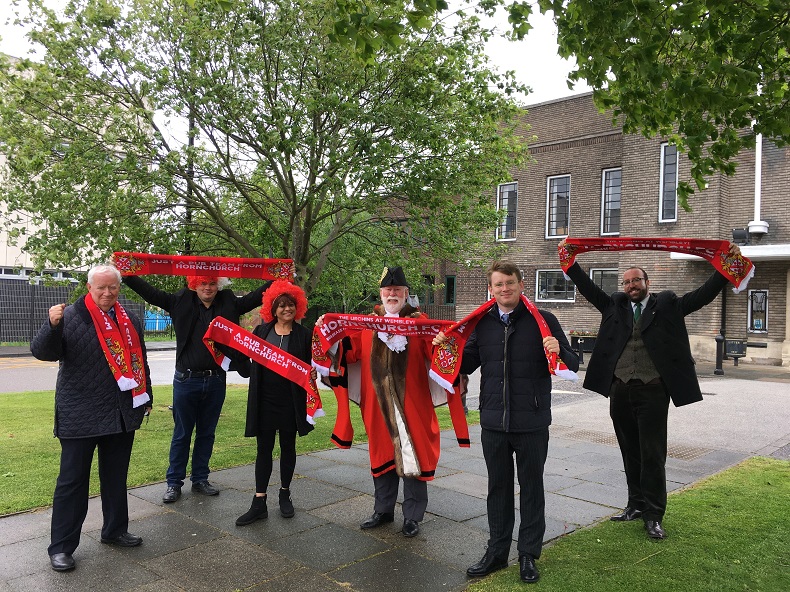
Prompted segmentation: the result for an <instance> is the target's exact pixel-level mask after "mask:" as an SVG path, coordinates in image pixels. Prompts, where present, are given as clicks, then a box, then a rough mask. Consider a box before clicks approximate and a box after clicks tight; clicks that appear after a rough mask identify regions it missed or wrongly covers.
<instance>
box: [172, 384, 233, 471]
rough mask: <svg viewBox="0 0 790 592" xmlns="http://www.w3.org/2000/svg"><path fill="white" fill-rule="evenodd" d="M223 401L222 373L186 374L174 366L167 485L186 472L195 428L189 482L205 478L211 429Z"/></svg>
mask: <svg viewBox="0 0 790 592" xmlns="http://www.w3.org/2000/svg"><path fill="white" fill-rule="evenodd" d="M224 402H225V373H224V372H220V374H219V376H207V377H205V378H202V377H200V378H198V377H190V378H187V377H186V375H184V374H183V373H182V372H179V371H177V370H176V373H175V376H174V378H173V421H175V427H174V428H173V440H172V442H171V443H170V466H169V467H168V469H167V485H168V486H177V487H181V486H182V485H183V484H184V479H185V478H186V475H187V461H188V460H189V444H190V442H191V441H192V432H193V431H194V432H195V447H194V448H193V450H192V476H191V479H192V483H199V482H201V481H206V480H207V479H208V475H209V472H210V471H209V468H208V461H209V460H210V459H211V452H212V450H213V449H214V432H215V430H216V429H217V422H218V421H219V414H220V412H221V411H222V404H223V403H224Z"/></svg>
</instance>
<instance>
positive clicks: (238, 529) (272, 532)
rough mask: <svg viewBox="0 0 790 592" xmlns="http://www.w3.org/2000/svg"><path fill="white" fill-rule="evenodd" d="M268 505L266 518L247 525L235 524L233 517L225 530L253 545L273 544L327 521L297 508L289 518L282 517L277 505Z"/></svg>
mask: <svg viewBox="0 0 790 592" xmlns="http://www.w3.org/2000/svg"><path fill="white" fill-rule="evenodd" d="M269 506H270V507H269V517H268V518H265V519H264V520H258V521H256V522H253V523H252V524H248V525H247V526H236V522H235V520H236V518H233V520H230V521H228V522H226V524H225V530H226V531H228V532H229V533H231V534H232V535H233V536H235V537H238V538H240V539H244V540H245V541H248V542H250V543H253V544H255V545H263V546H271V544H274V541H278V540H280V539H282V538H283V537H288V536H292V535H294V534H297V533H300V532H305V531H308V530H312V529H313V528H317V527H319V526H321V525H322V524H326V522H327V521H326V520H323V519H321V518H319V517H318V516H314V515H313V514H310V513H308V512H304V511H301V510H299V509H298V508H297V510H296V514H294V515H293V516H292V517H291V518H283V517H282V516H281V515H280V512H279V510H278V509H277V507H274V508H272V507H271V504H269ZM245 511H246V508H245ZM239 515H241V513H240V514H239Z"/></svg>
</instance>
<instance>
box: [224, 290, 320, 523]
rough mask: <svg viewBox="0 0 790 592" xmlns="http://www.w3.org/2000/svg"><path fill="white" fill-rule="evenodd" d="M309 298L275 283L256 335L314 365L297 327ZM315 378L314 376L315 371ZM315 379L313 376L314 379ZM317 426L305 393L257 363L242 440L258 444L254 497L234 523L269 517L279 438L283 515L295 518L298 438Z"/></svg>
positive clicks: (302, 332)
mask: <svg viewBox="0 0 790 592" xmlns="http://www.w3.org/2000/svg"><path fill="white" fill-rule="evenodd" d="M306 312H307V298H306V297H305V294H304V291H303V290H302V289H301V288H300V287H299V286H297V285H295V284H292V283H290V282H286V281H284V280H277V281H276V282H274V283H273V284H272V285H271V287H270V288H269V289H268V290H267V291H266V293H265V294H264V295H263V305H262V306H261V317H262V318H263V321H264V322H263V323H261V324H260V325H259V326H258V327H256V328H255V330H254V331H253V333H254V334H255V335H256V336H257V337H259V338H261V339H262V340H264V341H266V342H267V343H269V344H271V345H273V346H275V347H278V348H280V349H282V350H284V351H287V352H288V353H289V354H291V355H292V356H295V357H296V358H299V359H300V360H302V361H303V362H305V363H307V364H310V360H311V337H312V335H311V333H310V331H309V330H308V329H306V328H304V327H302V325H300V324H299V323H296V322H295V321H298V320H301V319H302V318H304V315H305V313H306ZM313 372H314V373H315V370H313ZM313 378H315V376H313ZM312 429H313V426H312V425H311V424H310V423H309V422H308V421H307V393H306V392H305V390H304V389H303V388H302V387H300V386H298V385H297V384H296V383H293V382H291V381H290V380H287V379H286V378H284V377H282V376H280V375H279V374H277V373H276V372H273V371H271V370H268V369H266V368H264V367H263V366H261V365H260V364H255V363H253V365H252V374H251V375H250V388H249V393H248V396H247V427H246V429H245V431H244V435H245V436H247V437H253V436H254V437H255V438H257V440H258V454H257V456H256V458H255V492H256V493H255V497H253V498H252V505H251V506H250V509H249V510H248V511H247V512H246V513H245V514H243V515H242V516H240V517H239V518H238V519H237V520H236V525H237V526H245V525H247V524H252V523H253V522H255V521H256V520H261V519H263V518H266V517H267V516H268V515H269V512H268V510H267V509H266V489H267V488H268V487H269V479H270V477H271V474H272V464H273V463H272V453H273V451H274V438H275V435H276V433H277V432H279V434H280V492H279V504H280V514H282V516H283V517H285V518H290V517H292V516H293V515H294V506H293V503H292V501H291V490H290V486H291V480H292V478H293V474H294V470H295V469H296V434H297V433H298V434H299V435H300V436H304V435H306V434H307V433H308V432H310V430H312Z"/></svg>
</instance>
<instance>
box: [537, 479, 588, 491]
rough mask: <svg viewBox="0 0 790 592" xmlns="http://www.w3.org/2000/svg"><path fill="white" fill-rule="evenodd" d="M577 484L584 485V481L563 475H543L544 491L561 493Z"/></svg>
mask: <svg viewBox="0 0 790 592" xmlns="http://www.w3.org/2000/svg"><path fill="white" fill-rule="evenodd" d="M579 483H584V481H582V480H581V479H577V478H575V477H566V476H565V475H543V489H545V490H546V491H562V490H563V489H565V488H567V487H573V486H574V485H578V484H579Z"/></svg>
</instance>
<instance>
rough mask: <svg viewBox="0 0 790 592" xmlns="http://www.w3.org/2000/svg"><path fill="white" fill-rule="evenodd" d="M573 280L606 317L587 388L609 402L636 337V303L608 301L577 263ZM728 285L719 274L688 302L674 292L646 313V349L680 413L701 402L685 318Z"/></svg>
mask: <svg viewBox="0 0 790 592" xmlns="http://www.w3.org/2000/svg"><path fill="white" fill-rule="evenodd" d="M568 276H569V277H570V278H571V280H572V281H573V283H574V284H576V287H577V288H579V292H581V294H582V296H584V297H585V298H586V299H587V300H588V301H589V302H590V304H592V305H593V306H594V307H595V308H597V309H598V310H599V311H600V312H601V315H602V316H601V327H600V329H598V338H597V339H596V341H595V347H594V348H593V352H592V356H591V357H590V362H589V364H588V365H587V373H586V375H585V377H584V387H585V388H588V389H590V390H592V391H595V392H597V393H600V394H602V395H603V396H605V397H608V396H609V391H610V390H611V388H612V381H613V380H614V370H615V366H616V365H617V360H619V359H620V354H622V353H623V350H624V349H625V344H626V342H627V341H628V338H629V337H630V336H631V333H632V332H633V326H634V316H633V309H632V308H631V302H630V300H629V298H628V296H627V295H626V294H625V292H615V293H614V294H611V295H609V294H607V293H606V292H604V291H603V290H601V289H600V288H599V287H598V286H596V285H595V284H594V283H593V281H592V280H591V279H590V278H589V276H588V275H587V274H586V273H585V272H584V271H583V270H582V268H581V267H579V264H578V263H574V264H573V266H571V268H570V269H569V270H568ZM726 284H727V279H726V278H725V277H724V276H723V275H721V274H720V273H719V272H714V273H713V275H712V276H711V277H710V278H708V281H706V282H705V283H704V284H703V285H702V286H700V287H699V288H697V289H696V290H693V291H691V292H688V293H687V294H684V295H683V296H678V295H677V294H675V293H674V292H672V291H670V290H666V291H663V292H659V293H657V294H654V293H650V295H649V298H648V302H647V306H646V307H645V310H644V311H643V312H642V339H643V340H644V342H645V348H646V349H647V352H648V354H649V355H650V359H651V360H652V361H653V364H655V366H656V370H658V373H659V375H660V376H661V379H662V381H663V382H664V386H665V387H666V389H667V392H668V393H669V396H670V397H672V402H673V403H674V404H675V406H676V407H680V406H681V405H688V404H689V403H696V402H697V401H701V400H702V392H701V391H700V388H699V381H698V380H697V373H696V371H695V369H694V358H693V357H692V356H691V346H690V345H689V336H688V330H687V329H686V322H685V316H686V315H689V314H691V313H692V312H694V311H696V310H699V309H700V308H702V307H703V306H705V305H706V304H710V303H711V302H712V301H713V300H714V299H715V298H716V296H717V295H718V294H719V292H720V291H721V289H722V288H723V287H724V286H725V285H726Z"/></svg>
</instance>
